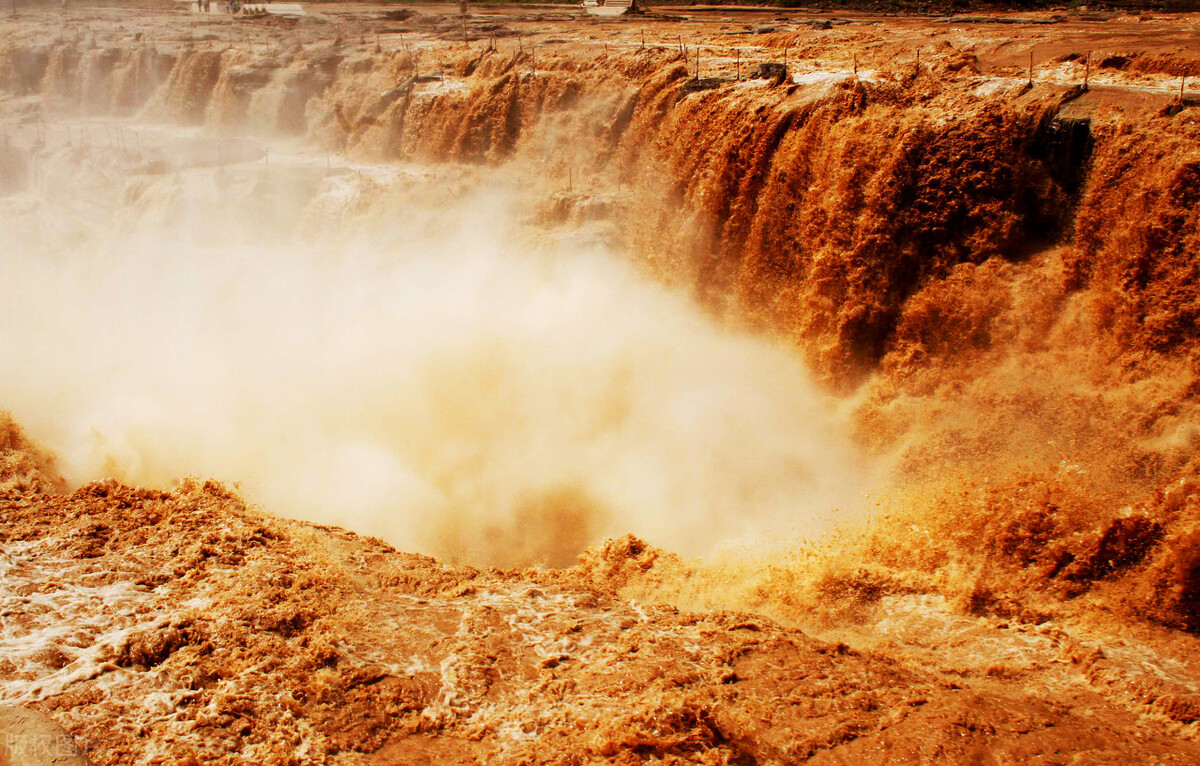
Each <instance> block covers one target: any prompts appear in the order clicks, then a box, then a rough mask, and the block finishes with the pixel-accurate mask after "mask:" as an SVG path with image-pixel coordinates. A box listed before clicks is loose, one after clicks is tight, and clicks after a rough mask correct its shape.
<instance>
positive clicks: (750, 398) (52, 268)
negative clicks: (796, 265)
mask: <svg viewBox="0 0 1200 766" xmlns="http://www.w3.org/2000/svg"><path fill="white" fill-rule="evenodd" d="M276 162H277V163H279V164H277V165H276V166H272V167H264V166H261V165H260V166H253V165H251V166H248V167H242V168H224V169H222V168H216V169H207V170H206V169H197V170H191V171H186V172H183V173H176V174H174V175H159V176H145V175H142V176H133V177H128V176H125V175H124V174H122V173H119V172H115V171H113V170H112V168H107V169H97V168H100V166H99V165H95V166H93V169H92V170H91V171H88V170H85V169H83V168H87V167H88V166H89V164H88V161H87V159H86V158H85V157H81V156H80V155H79V154H78V153H75V154H72V153H71V152H70V151H69V150H66V149H64V150H62V151H61V152H59V153H58V154H56V155H53V156H51V157H49V158H48V159H46V161H45V162H44V163H43V164H42V172H43V173H44V174H45V175H44V177H43V178H42V179H41V180H40V182H39V186H40V188H41V189H44V190H47V191H48V192H49V193H47V194H46V195H45V196H40V197H39V196H37V195H32V194H31V195H26V198H25V199H26V202H27V203H28V204H25V205H22V204H10V205H8V206H6V207H5V208H3V212H0V219H2V220H3V226H2V227H0V231H2V232H3V233H0V239H2V242H0V246H2V247H3V249H4V250H5V252H6V253H9V254H10V255H9V256H8V267H7V271H8V273H7V278H6V279H5V281H4V284H3V286H2V287H0V306H2V308H0V326H2V327H4V328H5V335H4V336H3V339H2V341H0V366H2V367H3V368H4V369H5V370H6V371H8V374H6V375H4V376H3V381H2V382H0V401H3V402H4V403H5V406H6V407H8V408H11V410H12V412H13V414H14V416H15V417H16V418H17V419H18V420H19V421H20V422H21V423H23V424H24V425H26V426H27V428H28V429H29V430H30V432H31V434H32V435H33V436H35V437H36V438H37V439H39V440H40V441H41V442H42V443H43V444H45V445H47V446H48V447H49V448H51V449H52V450H53V451H54V452H55V453H57V456H58V458H59V460H60V468H61V470H62V472H63V473H64V475H65V477H66V478H67V479H68V480H69V481H70V482H71V483H73V484H79V483H81V482H85V481H88V480H92V479H96V478H100V477H104V476H113V477H116V478H118V479H120V480H121V481H125V482H130V483H138V484H148V485H154V486H160V487H162V486H169V485H171V484H172V483H173V482H175V481H176V480H178V479H180V478H182V477H184V476H185V475H192V474H198V475H203V476H214V477H219V478H221V479H223V480H227V481H236V482H240V483H241V486H242V488H243V490H244V491H245V492H246V493H247V495H248V496H249V497H250V498H252V499H254V500H255V501H257V502H259V503H261V504H262V505H263V507H264V508H266V509H267V510H270V511H272V512H277V513H280V514H289V515H295V516H300V517H303V518H307V519H312V520H317V521H321V522H325V523H335V524H340V525H344V526H346V527H349V528H352V529H355V530H357V531H359V532H363V533H368V534H376V535H379V536H382V537H384V538H386V539H387V540H389V541H390V542H392V543H394V544H396V545H398V546H400V547H404V548H409V549H416V550H422V551H427V552H432V553H436V554H438V555H441V556H447V557H450V558H456V559H465V560H468V561H472V562H476V563H487V564H502V565H515V564H525V563H530V562H536V561H540V562H543V563H548V564H554V565H562V564H567V563H570V561H571V560H572V559H573V557H574V555H575V554H576V553H577V552H578V551H579V550H581V549H582V548H583V547H584V546H585V545H587V544H589V543H591V542H594V541H595V540H597V539H599V538H601V537H602V536H605V535H613V534H619V533H624V532H633V533H636V534H638V535H642V536H644V537H646V538H647V539H649V540H652V541H654V542H655V543H656V544H661V545H664V546H667V547H669V548H671V549H673V550H677V551H680V552H683V553H685V554H702V553H706V552H708V551H710V550H712V549H713V548H714V547H717V546H721V545H725V546H728V545H732V544H735V543H739V542H748V541H751V540H762V539H765V538H766V537H767V536H771V537H774V538H776V539H778V538H781V537H782V538H790V537H795V536H801V535H812V534H815V533H817V532H819V531H820V530H821V529H822V528H823V527H824V526H825V525H826V524H827V523H828V521H829V519H830V518H831V517H832V516H831V511H832V510H833V509H835V508H838V507H841V508H842V509H844V510H848V509H849V508H851V507H852V506H853V505H855V504H856V501H855V498H856V497H857V496H858V495H859V494H860V493H861V491H862V482H863V480H864V479H863V476H864V473H863V468H862V466H861V465H859V463H858V462H857V458H856V457H855V454H854V450H853V449H852V448H851V447H850V445H849V443H848V441H847V440H846V438H845V437H844V436H843V435H842V434H843V427H842V426H841V425H840V423H839V420H838V417H837V415H836V413H835V408H834V406H833V402H832V400H830V399H828V398H827V397H826V396H825V395H824V394H822V393H820V392H819V391H818V390H817V389H816V388H815V387H814V386H813V385H811V384H810V383H809V382H808V378H807V375H806V372H805V370H804V368H803V366H802V365H801V363H800V362H799V361H797V360H796V359H795V358H794V356H793V355H792V354H790V353H789V352H788V351H786V350H784V349H781V348H778V347H776V346H774V345H772V344H771V343H769V342H766V341H764V340H760V339H755V338H752V337H750V336H747V335H742V334H739V333H737V332H734V331H732V330H728V329H725V328H724V327H722V325H721V324H720V323H719V322H717V321H715V320H714V319H712V318H711V317H709V316H706V315H705V314H704V313H702V312H701V311H700V310H698V309H697V308H696V307H694V306H693V305H692V304H691V302H690V301H689V300H688V299H687V298H686V296H682V295H678V294H675V293H673V292H671V291H669V290H668V289H666V288H664V287H662V286H660V285H658V284H655V283H653V282H650V281H648V280H647V279H646V278H645V277H643V276H641V275H640V274H639V273H638V272H637V271H636V269H635V268H634V267H632V266H630V265H629V259H628V258H623V257H620V256H619V253H617V252H614V251H615V250H619V245H615V244H611V242H612V241H613V238H612V237H610V236H608V234H607V233H606V230H605V229H604V227H602V226H600V227H593V228H591V229H587V228H584V229H582V230H581V231H580V232H577V233H575V234H571V235H568V236H565V237H546V236H543V235H539V234H538V233H537V232H536V231H530V230H529V228H528V227H527V226H525V225H523V224H522V223H520V221H521V219H522V216H523V215H524V214H523V213H522V212H521V207H520V199H521V196H520V195H519V194H518V193H517V189H516V187H515V186H514V185H512V183H511V182H510V181H508V180H506V179H505V177H504V175H503V174H502V173H499V172H493V171H479V170H466V169H456V168H446V169H443V170H441V171H438V172H437V173H435V172H432V171H430V170H427V169H424V168H417V167H405V168H390V169H379V168H375V169H372V168H361V169H360V171H359V172H350V173H345V172H343V173H337V172H334V173H330V172H327V171H326V170H325V168H324V167H323V166H322V167H315V166H313V165H312V164H305V163H304V162H302V161H299V160H298V161H296V162H294V163H291V164H289V163H288V161H287V160H286V159H285V160H280V159H277V160H276ZM72 189H76V190H80V189H82V190H86V191H85V194H84V198H83V199H78V198H76V196H75V195H73V194H72V192H71V191H70V190H72ZM56 192H57V193H56Z"/></svg>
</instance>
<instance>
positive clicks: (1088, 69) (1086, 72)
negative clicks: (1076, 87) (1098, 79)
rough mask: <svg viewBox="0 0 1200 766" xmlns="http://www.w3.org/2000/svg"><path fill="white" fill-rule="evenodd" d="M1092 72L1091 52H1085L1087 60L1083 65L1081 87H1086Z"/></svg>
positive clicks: (1085, 88)
mask: <svg viewBox="0 0 1200 766" xmlns="http://www.w3.org/2000/svg"><path fill="white" fill-rule="evenodd" d="M1091 74H1092V52H1091V51H1088V52H1087V62H1086V63H1084V65H1083V89H1084V90H1087V89H1088V79H1089V78H1090V75H1091Z"/></svg>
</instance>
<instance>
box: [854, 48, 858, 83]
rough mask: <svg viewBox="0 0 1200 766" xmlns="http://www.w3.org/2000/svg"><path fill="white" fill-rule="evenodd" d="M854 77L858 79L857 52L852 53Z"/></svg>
mask: <svg viewBox="0 0 1200 766" xmlns="http://www.w3.org/2000/svg"><path fill="white" fill-rule="evenodd" d="M854 79H856V80H857V79H858V54H857V53H855V54H854Z"/></svg>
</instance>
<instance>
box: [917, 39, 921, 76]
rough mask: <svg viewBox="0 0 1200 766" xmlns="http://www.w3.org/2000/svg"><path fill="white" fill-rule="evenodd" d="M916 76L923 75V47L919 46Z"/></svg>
mask: <svg viewBox="0 0 1200 766" xmlns="http://www.w3.org/2000/svg"><path fill="white" fill-rule="evenodd" d="M916 74H921V47H920V46H917V71H916Z"/></svg>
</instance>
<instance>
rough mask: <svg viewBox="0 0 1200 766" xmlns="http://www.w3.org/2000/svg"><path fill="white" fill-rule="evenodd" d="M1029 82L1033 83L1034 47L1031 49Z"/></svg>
mask: <svg viewBox="0 0 1200 766" xmlns="http://www.w3.org/2000/svg"><path fill="white" fill-rule="evenodd" d="M1029 84H1030V85H1033V48H1030V49H1029Z"/></svg>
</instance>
